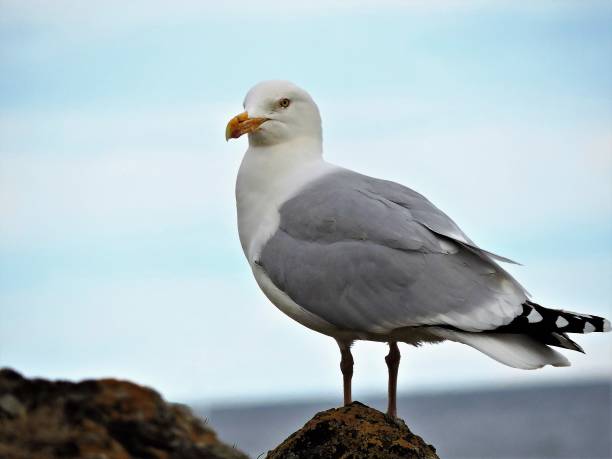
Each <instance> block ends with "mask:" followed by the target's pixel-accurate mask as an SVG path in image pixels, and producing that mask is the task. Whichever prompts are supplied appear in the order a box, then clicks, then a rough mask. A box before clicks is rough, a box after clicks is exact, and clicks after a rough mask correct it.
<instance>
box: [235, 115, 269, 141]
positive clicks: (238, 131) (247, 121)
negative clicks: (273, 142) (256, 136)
mask: <svg viewBox="0 0 612 459" xmlns="http://www.w3.org/2000/svg"><path fill="white" fill-rule="evenodd" d="M266 121H268V118H249V114H248V113H247V112H242V113H241V114H240V115H236V116H234V117H233V118H232V119H231V120H229V123H227V127H226V128H225V140H229V139H237V138H238V137H240V136H241V135H242V134H248V133H249V132H253V131H255V130H257V129H258V128H259V126H261V125H262V124H263V123H265V122H266Z"/></svg>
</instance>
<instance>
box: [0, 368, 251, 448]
mask: <svg viewBox="0 0 612 459" xmlns="http://www.w3.org/2000/svg"><path fill="white" fill-rule="evenodd" d="M246 457H247V456H246V455H244V454H243V453H241V452H240V451H238V450H236V449H235V448H232V447H231V446H228V445H225V444H224V443H222V442H220V441H219V440H218V438H217V436H216V434H215V433H214V431H213V430H212V429H210V428H209V427H208V426H206V425H205V422H202V420H200V419H199V418H197V417H195V416H194V415H193V414H192V413H191V411H190V410H189V409H188V408H187V407H185V406H182V405H176V404H171V403H166V402H165V401H164V400H163V399H162V398H161V396H160V395H159V394H158V393H157V392H155V391H153V390H151V389H148V388H146V387H142V386H138V385H136V384H133V383H130V382H127V381H118V380H115V379H101V380H90V381H83V382H79V383H72V382H66V381H54V382H52V381H47V380H43V379H26V378H23V377H22V376H21V375H20V374H18V373H16V372H15V371H12V370H8V369H4V370H0V458H2V459H51V458H62V459H64V458H66V459H68V458H83V459H130V458H139V459H246Z"/></svg>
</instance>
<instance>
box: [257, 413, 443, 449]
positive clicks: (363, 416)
mask: <svg viewBox="0 0 612 459" xmlns="http://www.w3.org/2000/svg"><path fill="white" fill-rule="evenodd" d="M267 458H268V459H317V458H329V459H332V458H333V459H349V458H350V459H362V458H363V459H365V458H368V459H383V458H384V459H396V458H397V459H399V458H402V459H438V456H437V455H436V450H435V448H434V447H433V446H431V445H428V444H427V443H425V442H424V441H423V439H422V438H421V437H419V436H417V435H414V434H413V433H412V432H410V430H409V429H408V427H407V426H406V424H405V423H404V421H402V420H400V419H392V418H390V417H388V416H387V415H385V414H383V413H381V412H380V411H377V410H375V409H373V408H370V407H367V406H365V405H363V404H361V403H359V402H353V403H351V404H350V405H347V406H344V407H342V408H334V409H331V410H327V411H322V412H320V413H318V414H316V415H315V417H314V418H312V419H311V420H310V421H308V422H307V423H306V424H305V425H304V427H302V428H301V429H300V430H298V431H297V432H295V433H293V434H292V435H291V436H289V438H287V439H286V440H285V441H284V442H283V443H281V444H280V445H279V446H278V447H277V448H276V449H274V450H273V451H270V452H269V453H268V456H267Z"/></svg>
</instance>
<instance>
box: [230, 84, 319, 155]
mask: <svg viewBox="0 0 612 459" xmlns="http://www.w3.org/2000/svg"><path fill="white" fill-rule="evenodd" d="M243 106H244V109H245V111H244V112H243V113H240V114H239V115H237V116H235V117H234V118H232V119H231V120H230V121H229V123H228V124H227V128H226V129H225V139H226V140H229V139H237V138H238V137H240V136H242V135H243V134H248V135H249V144H250V145H255V146H258V145H275V144H281V143H285V142H289V141H292V140H296V139H299V138H305V139H308V140H317V141H318V142H319V143H320V142H321V137H322V135H321V115H320V114H319V108H318V107H317V104H315V102H314V101H313V100H312V98H311V97H310V95H309V94H308V93H307V92H306V91H304V90H303V89H301V88H299V87H297V86H296V85H294V84H293V83H290V82H288V81H280V80H271V81H263V82H261V83H259V84H257V85H255V86H254V87H253V88H251V90H250V91H249V92H248V93H247V95H246V97H245V99H244V104H243Z"/></svg>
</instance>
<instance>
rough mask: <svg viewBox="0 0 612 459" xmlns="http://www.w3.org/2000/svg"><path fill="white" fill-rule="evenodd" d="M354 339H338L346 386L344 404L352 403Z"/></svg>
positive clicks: (341, 366) (344, 384)
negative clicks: (352, 349) (352, 350)
mask: <svg viewBox="0 0 612 459" xmlns="http://www.w3.org/2000/svg"><path fill="white" fill-rule="evenodd" d="M351 344H352V341H338V346H339V347H340V355H341V356H342V359H341V360H340V370H341V371H342V380H343V387H344V404H345V405H348V404H349V403H351V402H352V401H353V400H352V397H351V379H352V378H353V355H352V354H351Z"/></svg>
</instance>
